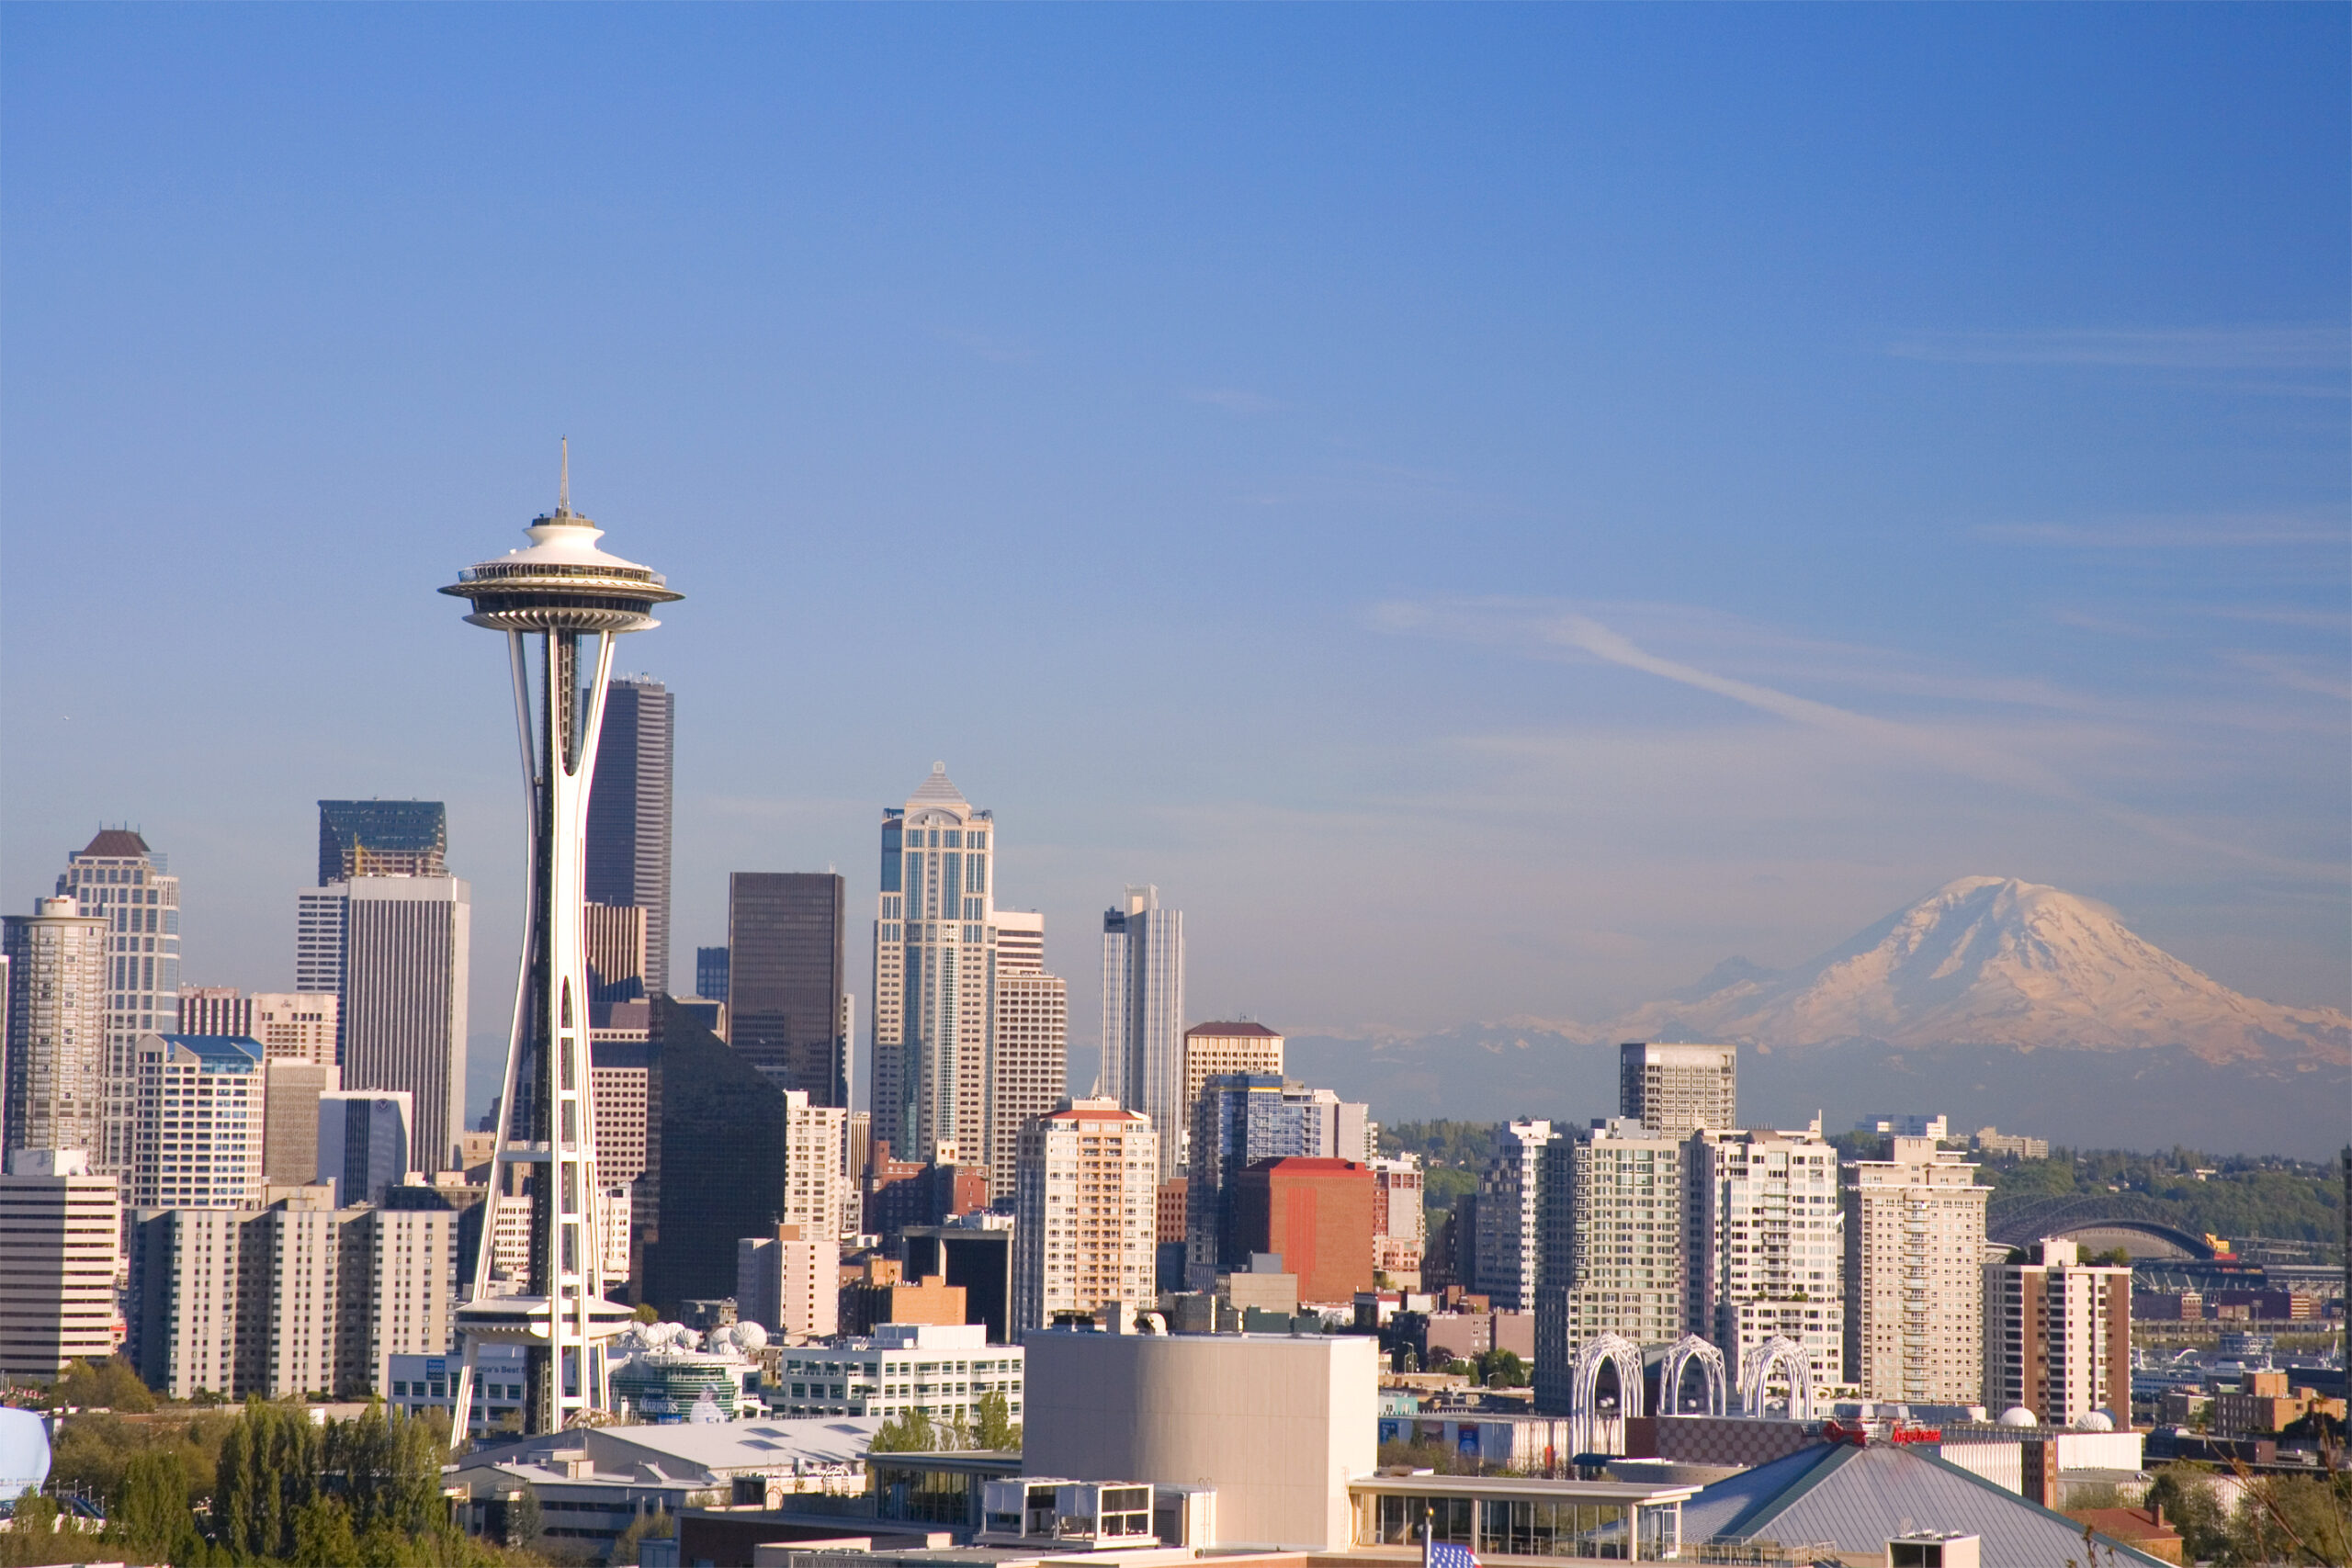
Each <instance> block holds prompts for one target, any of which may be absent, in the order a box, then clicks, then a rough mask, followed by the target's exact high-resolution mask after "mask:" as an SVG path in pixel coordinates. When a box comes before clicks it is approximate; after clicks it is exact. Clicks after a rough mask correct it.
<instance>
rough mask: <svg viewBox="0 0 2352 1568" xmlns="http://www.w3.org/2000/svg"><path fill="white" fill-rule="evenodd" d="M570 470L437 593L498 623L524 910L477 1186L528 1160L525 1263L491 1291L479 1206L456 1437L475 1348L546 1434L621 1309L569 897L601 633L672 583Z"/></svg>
mask: <svg viewBox="0 0 2352 1568" xmlns="http://www.w3.org/2000/svg"><path fill="white" fill-rule="evenodd" d="M524 532H525V533H526V534H527V535H528V536H530V540H531V543H530V545H529V546H528V547H526V548H524V549H519V550H515V551H513V552H511V553H509V554H507V555H505V556H503V557H501V558H498V559H496V560H490V561H484V562H482V563H481V565H479V566H473V567H469V568H467V569H466V570H464V571H461V572H459V573H458V581H456V582H454V583H452V584H450V585H449V586H448V587H447V588H444V589H443V590H441V592H444V593H448V594H452V595H455V596H456V597H458V598H460V599H465V600H469V601H471V603H472V604H473V613H472V614H471V615H468V616H467V617H466V619H467V621H469V623H471V624H472V625H474V626H487V627H488V628H489V629H491V630H492V631H495V632H503V633H505V634H506V648H507V654H508V658H509V662H510V663H511V664H512V665H513V667H514V674H515V723H516V726H517V727H518V728H519V730H520V733H521V738H522V743H523V784H524V792H523V793H524V800H525V807H526V823H527V825H528V827H529V842H530V856H529V871H528V876H529V881H530V900H529V914H528V917H527V919H526V924H525V928H524V933H523V965H522V975H521V977H520V979H519V981H518V982H517V984H516V987H515V1027H514V1032H513V1033H512V1035H511V1036H510V1037H509V1041H508V1044H507V1047H506V1086H505V1092H504V1094H503V1096H502V1097H501V1099H500V1100H499V1102H498V1104H499V1123H500V1124H499V1126H498V1127H497V1128H496V1129H495V1136H496V1144H495V1153H494V1154H493V1155H492V1168H491V1195H490V1199H489V1201H490V1203H491V1204H492V1205H496V1204H498V1203H501V1202H512V1201H515V1199H512V1198H508V1197H506V1196H505V1193H506V1191H507V1189H508V1187H509V1185H510V1180H509V1168H511V1167H514V1166H518V1165H519V1166H523V1167H525V1168H526V1175H527V1177H528V1182H527V1185H528V1188H529V1191H530V1202H531V1250H530V1263H529V1268H528V1270H527V1274H526V1278H525V1280H523V1282H522V1285H523V1288H522V1292H521V1293H520V1294H517V1295H503V1296H493V1295H492V1294H491V1293H490V1292H491V1259H492V1250H493V1248H492V1235H493V1234H494V1229H495V1226H494V1218H495V1216H494V1214H485V1215H484V1217H483V1224H482V1235H481V1247H480V1248H479V1249H478V1257H477V1260H476V1262H475V1264H474V1279H473V1294H472V1299H471V1300H469V1301H468V1302H467V1303H465V1304H464V1305H462V1306H460V1307H459V1308H458V1332H459V1333H460V1334H461V1335H462V1336H463V1337H464V1338H465V1346H466V1348H465V1361H464V1368H463V1371H461V1372H460V1373H459V1374H458V1407H457V1410H456V1412H455V1413H454V1414H455V1430H454V1436H455V1437H456V1438H457V1439H458V1441H460V1442H462V1441H463V1440H464V1439H465V1437H466V1434H467V1433H468V1432H469V1430H470V1427H469V1405H470V1403H471V1399H472V1395H473V1385H474V1371H475V1361H476V1359H477V1356H478V1353H479V1349H480V1347H481V1346H482V1345H484V1344H491V1343H503V1344H510V1345H511V1344H519V1345H521V1346H523V1347H524V1361H525V1367H526V1372H527V1374H528V1375H527V1376H526V1380H525V1384H524V1388H523V1390H522V1410H523V1430H524V1432H526V1434H537V1433H545V1432H554V1431H560V1430H561V1429H563V1428H564V1427H569V1426H571V1425H572V1424H573V1423H574V1422H576V1421H578V1420H579V1419H580V1418H581V1417H582V1416H584V1415H586V1414H587V1413H589V1412H591V1411H599V1410H603V1409H605V1408H606V1407H607V1402H606V1399H605V1345H606V1343H607V1342H608V1341H609V1340H610V1339H611V1338H612V1337H613V1336H615V1335H616V1334H617V1333H619V1332H620V1331H621V1329H622V1328H623V1327H624V1326H625V1325H628V1322H629V1321H630V1315H631V1314H630V1312H629V1309H628V1307H627V1306H625V1305H622V1304H620V1303H615V1302H608V1301H606V1300H605V1278H604V1247H603V1238H602V1236H601V1235H599V1234H598V1233H599V1228H600V1227H599V1223H598V1222H599V1215H598V1213H597V1207H596V1194H597V1186H596V1142H595V1121H594V1116H593V1115H592V1114H591V1113H590V1090H589V1085H590V1080H591V1074H590V1072H589V1055H588V1050H589V1040H588V964H587V957H586V952H585V949H584V947H583V945H582V912H581V905H582V901H583V899H584V897H585V885H584V876H585V862H586V858H587V829H588V794H589V789H590V787H591V785H592V784H594V776H595V771H596V738H597V735H598V732H599V730H600V729H601V728H602V726H603V723H604V717H605V680H606V678H607V677H608V676H609V675H610V674H611V673H612V666H613V638H614V637H616V636H618V635H619V634H620V633H622V632H635V631H643V630H645V629H646V628H647V627H649V626H655V625H658V624H659V623H657V622H656V621H655V620H654V619H653V607H654V606H655V605H657V604H669V603H671V602H673V601H674V600H677V599H679V598H682V597H683V595H682V594H679V593H676V592H672V591H671V589H670V588H669V587H668V586H667V585H665V584H664V582H663V581H662V576H661V574H660V573H659V572H656V571H653V570H649V569H648V568H645V567H641V566H638V565H636V564H634V563H632V562H629V561H625V560H622V559H621V558H619V557H617V556H612V555H607V554H605V552H604V551H603V550H600V549H598V548H597V547H596V541H597V539H599V538H600V537H602V530H600V529H598V528H597V526H596V525H594V523H591V522H590V521H589V520H588V519H587V518H585V517H582V516H581V515H580V514H579V513H576V512H574V511H572V510H571V447H570V446H569V444H568V443H567V444H566V446H565V448H564V465H563V478H562V480H561V481H560V486H559V488H558V491H557V499H556V504H555V510H554V511H553V512H552V513H548V514H547V515H545V516H542V517H537V518H534V519H533V520H532V523H531V525H530V526H529V527H528V528H526V529H525V530H524ZM534 638H536V639H537V647H536V648H534V647H533V639H534ZM534 666H536V667H537V697H536V701H535V700H534V694H533V690H532V687H533V680H532V676H533V672H534Z"/></svg>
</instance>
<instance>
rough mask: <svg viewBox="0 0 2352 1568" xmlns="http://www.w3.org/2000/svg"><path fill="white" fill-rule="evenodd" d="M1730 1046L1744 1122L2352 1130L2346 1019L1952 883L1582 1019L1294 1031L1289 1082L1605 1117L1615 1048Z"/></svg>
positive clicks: (2048, 906) (2172, 1134) (2106, 1131)
mask: <svg viewBox="0 0 2352 1568" xmlns="http://www.w3.org/2000/svg"><path fill="white" fill-rule="evenodd" d="M1624 1040H1702V1041H1717V1042H1726V1043H1737V1044H1740V1045H1743V1046H1746V1047H1748V1049H1747V1050H1746V1051H1743V1052H1742V1060H1741V1066H1740V1080H1741V1081H1740V1100H1741V1113H1742V1114H1741V1119H1742V1120H1743V1121H1746V1122H1752V1123H1756V1124H1776V1125H1790V1124H1795V1125H1803V1124H1804V1121H1805V1120H1806V1119H1808V1118H1809V1117H1810V1116H1811V1115H1812V1113H1813V1112H1814V1111H1815V1110H1820V1111H1825V1112H1826V1115H1827V1118H1828V1122H1827V1124H1828V1127H1829V1130H1831V1131H1837V1130H1838V1129H1839V1128H1841V1127H1845V1126H1850V1125H1851V1124H1852V1122H1853V1121H1854V1120H1855V1119H1856V1118H1858V1117H1860V1116H1861V1115H1864V1114H1879V1113H1885V1112H1893V1111H1907V1112H1917V1113H1925V1114H1933V1113H1936V1112H1939V1111H1940V1112H1945V1113H1948V1114H1950V1115H1951V1116H1952V1118H1953V1120H1954V1124H1955V1126H1956V1127H1957V1126H1959V1125H1961V1124H1962V1123H1963V1122H1964V1123H1965V1124H1966V1126H1967V1128H1969V1129H1972V1130H1973V1128H1975V1127H1977V1126H1980V1125H1988V1124H1990V1125H1998V1126H1999V1127H2000V1128H2001V1129H2002V1130H2003V1131H2004V1132H2024V1133H2030V1134H2035V1135H2038V1136H2046V1137H2050V1138H2053V1139H2055V1140H2057V1141H2059V1142H2062V1143H2074V1144H2078V1145H2095V1146H2105V1147H2126V1148H2161V1147H2166V1146H2169V1145H2173V1144H2175V1143H2182V1144H2188V1145H2193V1146H2197V1147H2200V1148H2205V1149H2211V1150H2214V1151H2217V1152H2244V1153H2276V1154H2290V1155H2298V1156H2302V1157H2306V1158H2324V1157H2326V1156H2329V1155H2331V1154H2332V1153H2333V1152H2334V1151H2335V1149H2336V1148H2337V1147H2339V1146H2340V1145H2343V1143H2344V1142H2345V1141H2346V1137H2347V1135H2348V1134H2352V1017H2347V1016H2346V1014H2344V1013H2342V1012H2339V1011H2337V1010H2334V1009H2331V1008H2291V1007H2282V1006H2279V1005H2278V1004H2276V1003H2271V1002H2265V1001H2260V1000H2257V999H2256V998H2251V997H2246V996H2242V995H2240V994H2239V993H2237V992H2235V991H2233V990H2231V989H2230V988H2229V987H2226V986H2223V985H2222V984H2220V983H2219V982H2217V981H2215V980H2213V979H2211V977H2209V976H2205V975H2202V974H2199V972H2198V971H2197V970H2196V969H2194V968H2192V967H2190V966H2189V965H2188V964H2184V963H2182V962H2181V961H2180V960H2179V959H2177V958H2175V957H2173V956H2172V955H2171V954H2169V953H2165V952H2164V951H2163V950H2161V949H2159V948H2157V947H2154V946H2153V945H2152V944H2150V943H2149V942H2145V941H2143V940H2142V939H2141V938H2140V937H2138V936H2136V935H2134V934H2133V933H2132V932H2131V931H2130V930H2128V929H2127V928H2126V927H2125V926H2124V925H2123V923H2122V922H2121V921H2120V919H2117V918H2116V917H2115V916H2114V915H2113V914H2112V913H2110V912H2109V911H2108V910H2106V909H2104V908H2100V907H2099V906H2098V905H2096V904H2094V903H2091V902H2090V901H2088V900H2086V899H2083V898H2078V897H2074V896H2073V895H2071V894H2067V893H2064V892H2062V891H2060V890H2059V889H2057V888H2055V887H2045V886H2038V885H2036V884H2033V883H2027V882H2018V881H2015V880H2011V879H2006V878H2001V877H1993V876H1968V877H1962V878H1961V879H1959V880H1958V881H1955V882H1951V883H1948V884H1946V885H1945V886H1942V887H1939V888H1938V889H1937V890H1936V891H1935V892H1934V893H1932V894H1930V895H1928V897H1925V898H1922V899H1921V900H1919V901H1918V902H1917V903H1916V904H1913V905H1911V906H1910V907H1909V908H1904V909H1900V910H1897V911H1896V912H1894V914H1892V915H1889V916H1888V917H1887V918H1886V919H1883V920H1881V921H1879V922H1878V923H1876V924H1875V925H1873V926H1871V928H1870V929H1868V930H1867V931H1862V932H1860V934H1859V935H1857V936H1855V937H1854V938H1853V939H1852V940H1851V941H1849V942H1844V943H1842V944H1840V945H1839V946H1838V947H1837V948H1834V949H1832V950H1831V951H1830V952H1828V953H1824V954H1822V955H1821V956H1820V957H1818V958H1815V959H1814V960H1812V961H1811V962H1809V963H1806V964H1799V965H1798V966H1796V967H1795V968H1792V969H1787V970H1778V971H1775V970H1770V969H1765V968H1762V967H1760V966H1758V965H1756V964H1750V963H1747V961H1746V960H1743V959H1736V958H1735V959H1729V960H1726V961H1725V962H1724V963H1723V964H1718V965H1717V966H1716V967H1715V969H1714V970H1713V972H1712V973H1710V974H1709V975H1708V976H1706V977H1705V978H1704V979H1702V980H1701V981H1700V982H1699V983H1698V984H1696V985H1694V986H1691V987H1687V988H1686V989H1684V990H1681V991H1678V992H1676V993H1674V994H1673V995H1671V996H1668V997H1666V998H1661V999H1659V1000H1657V1001H1655V1002H1651V1003H1648V1004H1646V1005H1645V1006H1642V1007H1639V1008H1635V1009H1634V1010H1632V1011H1630V1012H1628V1013H1625V1014H1623V1015H1622V1016H1621V1017H1619V1018H1616V1019H1613V1020H1610V1021H1607V1022H1605V1023H1601V1024H1599V1025H1590V1026H1587V1025H1580V1024H1577V1023H1572V1022H1566V1021H1556V1020H1540V1019H1511V1020H1506V1021H1502V1022H1499V1023H1494V1024H1478V1025H1471V1026H1466V1027H1464V1028H1460V1029H1454V1030H1449V1031H1445V1032H1440V1033H1435V1034H1429V1035H1422V1036H1419V1037H1411V1038H1399V1037H1389V1038H1374V1039H1347V1038H1340V1037H1335V1036H1328V1035H1327V1036H1320V1037H1317V1036H1306V1037H1301V1038H1296V1039H1294V1040H1293V1041H1292V1043H1291V1047H1290V1061H1291V1072H1292V1074H1293V1075H1294V1076H1295V1077H1304V1078H1306V1079H1307V1080H1308V1081H1310V1082H1315V1083H1318V1084H1325V1085H1329V1087H1330V1088H1333V1089H1339V1090H1340V1091H1341V1092H1342V1093H1344V1094H1347V1095H1348V1096H1349V1097H1351V1098H1363V1099H1369V1100H1371V1101H1372V1104H1373V1110H1374V1114H1375V1115H1376V1116H1379V1117H1381V1118H1383V1119H1385V1120H1389V1121H1407V1120H1414V1119H1418V1118H1420V1117H1425V1116H1458V1117H1470V1118H1483V1117H1489V1116H1491V1117H1494V1118H1497V1119H1500V1118H1501V1117H1504V1116H1507V1115H1513V1114H1521V1115H1552V1116H1565V1117H1567V1118H1570V1119H1572V1120H1577V1121H1582V1120H1586V1119H1589V1117H1592V1116H1599V1115H1606V1114H1609V1113H1611V1111H1614V1109H1615V1101H1616V1055H1615V1046H1616V1043H1618V1042H1619V1041H1624Z"/></svg>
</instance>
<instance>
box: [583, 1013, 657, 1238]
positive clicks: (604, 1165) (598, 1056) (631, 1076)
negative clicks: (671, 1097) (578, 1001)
mask: <svg viewBox="0 0 2352 1568" xmlns="http://www.w3.org/2000/svg"><path fill="white" fill-rule="evenodd" d="M588 1072H589V1076H590V1077H592V1078H593V1079H594V1084H593V1085H592V1087H593V1089H594V1091H595V1092H594V1096H593V1097H592V1100H591V1102H590V1103H591V1104H592V1105H593V1106H594V1111H595V1117H596V1126H595V1134H596V1179H598V1180H599V1181H603V1182H606V1183H608V1184H614V1185H619V1186H627V1185H628V1183H629V1182H632V1181H635V1180H636V1179H638V1178H639V1177H640V1176H643V1175H644V1174H645V1122H646V1114H647V1105H648V1100H647V1098H646V1096H647V1092H648V1084H649V1079H650V1074H651V1048H650V1046H649V1045H648V1044H646V1043H643V1042H640V1041H634V1040H627V1041H624V1040H610V1041H606V1040H599V1041H596V1042H594V1044H593V1046H592V1048H591V1049H590V1052H589V1059H588ZM622 1272H623V1273H624V1274H625V1273H627V1272H628V1270H627V1269H623V1270H622Z"/></svg>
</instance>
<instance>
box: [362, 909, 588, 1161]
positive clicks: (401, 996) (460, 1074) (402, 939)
mask: <svg viewBox="0 0 2352 1568" xmlns="http://www.w3.org/2000/svg"><path fill="white" fill-rule="evenodd" d="M343 886H344V889H345V893H346V895H347V897H348V899H349V904H348V909H347V912H346V914H345V919H344V930H345V938H344V960H343V1087H344V1088H345V1089H405V1090H407V1091H408V1094H409V1096H410V1103H411V1104H412V1105H413V1106H414V1107H415V1112H416V1119H415V1120H414V1121H413V1122H411V1123H410V1124H409V1132H410V1136H411V1139H412V1145H411V1147H412V1150H413V1159H414V1160H415V1164H416V1168H417V1169H419V1170H422V1171H424V1172H425V1173H426V1174H428V1175H430V1174H431V1173H433V1172H434V1171H438V1170H447V1168H449V1165H450V1162H451V1160H452V1158H453V1157H454V1156H453V1155H452V1153H451V1151H452V1150H453V1149H454V1148H455V1147H456V1146H457V1142H458V1131H459V1128H458V1121H459V1120H460V1118H461V1117H462V1116H463V1115H464V1111H465V1103H466V979H467V968H468V962H469V947H470V942H471V938H472V925H473V922H472V916H473V910H472V908H471V907H470V898H471V889H470V888H469V887H468V886H466V884H465V883H464V882H462V881H460V880H459V879H458V878H457V877H454V876H356V877H353V878H352V879H351V880H350V881H349V882H346V883H345V884H343ZM573 929H574V930H575V931H576V930H577V929H578V928H577V927H574V928H573Z"/></svg>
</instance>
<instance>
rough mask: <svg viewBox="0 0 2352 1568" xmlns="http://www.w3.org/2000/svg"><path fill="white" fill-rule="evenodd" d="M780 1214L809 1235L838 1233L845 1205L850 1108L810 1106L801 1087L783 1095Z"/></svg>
mask: <svg viewBox="0 0 2352 1568" xmlns="http://www.w3.org/2000/svg"><path fill="white" fill-rule="evenodd" d="M784 1106H785V1110H784V1148H785V1154H784V1169H785V1190H784V1216H783V1223H784V1224H787V1225H794V1226H797V1227H798V1229H799V1231H800V1234H801V1235H805V1236H809V1237H811V1238H814V1237H819V1236H834V1235H839V1234H840V1227H841V1223H842V1211H843V1209H844V1207H845V1202H844V1197H843V1190H844V1189H845V1188H846V1187H847V1185H848V1178H846V1177H844V1176H843V1175H842V1165H843V1157H842V1145H844V1144H846V1143H847V1142H848V1139H849V1112H848V1111H844V1110H842V1108H841V1107H840V1106H837V1105H811V1104H809V1096H808V1095H807V1094H806V1093H805V1092H803V1091H802V1090H800V1089H786V1091H785V1095H784Z"/></svg>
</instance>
